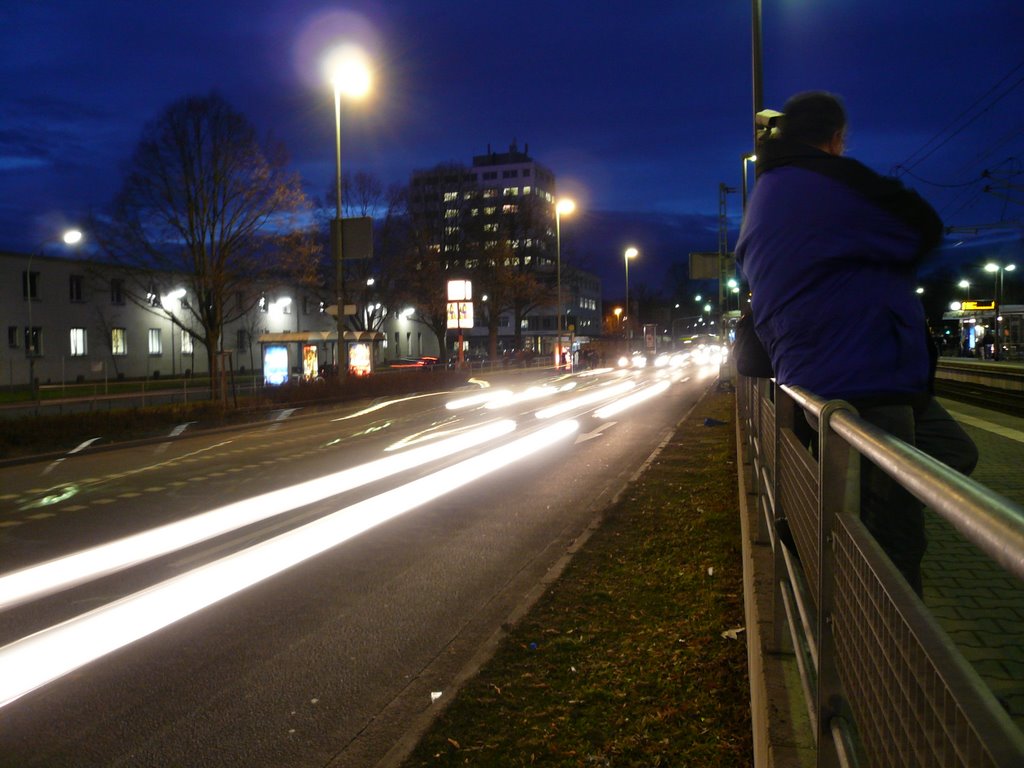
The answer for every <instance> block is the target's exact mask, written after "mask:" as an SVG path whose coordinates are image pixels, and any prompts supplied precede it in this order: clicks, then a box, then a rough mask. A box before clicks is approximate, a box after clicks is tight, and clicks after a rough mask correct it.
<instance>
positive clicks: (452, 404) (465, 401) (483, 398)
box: [444, 389, 512, 411]
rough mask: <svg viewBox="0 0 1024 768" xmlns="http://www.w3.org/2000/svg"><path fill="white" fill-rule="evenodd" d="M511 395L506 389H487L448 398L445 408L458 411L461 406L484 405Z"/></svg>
mask: <svg viewBox="0 0 1024 768" xmlns="http://www.w3.org/2000/svg"><path fill="white" fill-rule="evenodd" d="M510 397H512V392H511V391H510V390H507V389H488V390H485V391H483V392H480V393H478V394H475V395H468V396H467V397H460V398H459V399H458V400H449V401H448V402H447V403H445V406H444V407H445V408H447V409H448V410H449V411H458V410H461V409H462V408H472V407H474V406H477V405H486V404H488V403H490V402H491V401H492V400H501V399H504V398H510Z"/></svg>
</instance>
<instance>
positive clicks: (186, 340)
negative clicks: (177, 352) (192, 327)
mask: <svg viewBox="0 0 1024 768" xmlns="http://www.w3.org/2000/svg"><path fill="white" fill-rule="evenodd" d="M181 354H183V355H191V354H192V334H191V333H190V332H189V331H182V332H181Z"/></svg>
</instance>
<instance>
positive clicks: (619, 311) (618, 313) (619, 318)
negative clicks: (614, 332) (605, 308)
mask: <svg viewBox="0 0 1024 768" xmlns="http://www.w3.org/2000/svg"><path fill="white" fill-rule="evenodd" d="M612 314H614V315H615V319H616V320H617V321H618V325H619V333H622V307H616V308H615V309H613V310H612Z"/></svg>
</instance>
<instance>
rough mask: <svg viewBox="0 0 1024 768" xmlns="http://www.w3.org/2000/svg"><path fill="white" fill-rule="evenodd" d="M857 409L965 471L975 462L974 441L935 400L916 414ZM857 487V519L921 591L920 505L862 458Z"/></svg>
mask: <svg viewBox="0 0 1024 768" xmlns="http://www.w3.org/2000/svg"><path fill="white" fill-rule="evenodd" d="M859 413H860V415H861V418H863V419H864V420H865V421H867V422H869V423H871V424H874V425H875V426H877V427H879V428H881V429H884V430H885V431H886V432H889V433H890V434H892V435H894V436H895V437H898V438H899V439H900V440H903V441H904V442H907V443H910V444H911V445H914V446H916V447H917V448H918V449H920V450H921V451H923V452H924V453H927V454H928V455H929V456H932V457H933V458H935V459H938V460H939V461H941V462H942V463H943V464H946V465H947V466H949V467H952V468H953V469H955V470H957V471H958V472H962V473H963V474H965V475H967V474H970V473H971V472H972V471H973V470H974V467H975V466H976V465H977V463H978V449H977V447H976V446H975V445H974V441H973V440H971V438H970V437H969V436H968V435H967V433H966V432H964V430H963V427H961V426H960V425H959V424H958V423H957V422H956V421H955V420H954V419H953V417H952V416H950V415H949V413H948V412H947V411H946V409H945V408H943V407H942V406H941V405H940V404H939V403H938V402H937V401H936V400H935V398H931V399H930V400H929V402H928V405H927V407H926V408H924V409H923V410H920V411H917V412H915V410H914V408H913V407H912V406H909V405H880V406H869V407H866V408H862V409H860V411H859ZM860 487H861V499H860V503H861V512H860V516H861V520H863V522H864V525H865V526H866V527H867V529H868V530H869V531H870V532H871V534H872V535H873V536H874V537H875V539H876V540H877V541H878V543H879V545H881V547H882V549H883V550H885V553H886V554H887V555H888V556H889V558H890V559H891V560H892V561H893V564H894V565H895V566H896V567H897V568H898V569H899V570H900V572H901V573H902V574H903V575H904V577H905V578H906V579H907V581H908V582H909V583H910V586H911V587H913V589H914V591H915V592H917V594H918V595H920V594H921V590H922V584H921V560H922V559H923V558H924V553H925V550H926V548H927V546H928V543H927V540H926V538H925V533H924V505H923V504H922V503H921V502H920V501H918V500H917V499H916V498H915V497H914V496H913V495H912V494H911V493H909V492H908V491H906V490H904V489H903V487H902V486H900V484H899V483H897V482H896V481H895V480H893V479H892V478H890V477H889V475H887V474H886V473H885V472H884V471H883V470H882V469H881V468H879V467H876V466H875V465H874V464H873V463H872V462H870V461H868V460H867V459H864V460H863V461H862V462H861V483H860Z"/></svg>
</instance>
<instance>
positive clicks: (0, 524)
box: [0, 520, 21, 528]
mask: <svg viewBox="0 0 1024 768" xmlns="http://www.w3.org/2000/svg"><path fill="white" fill-rule="evenodd" d="M16 525H21V520H2V521H0V528H13V527H14V526H16Z"/></svg>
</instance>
